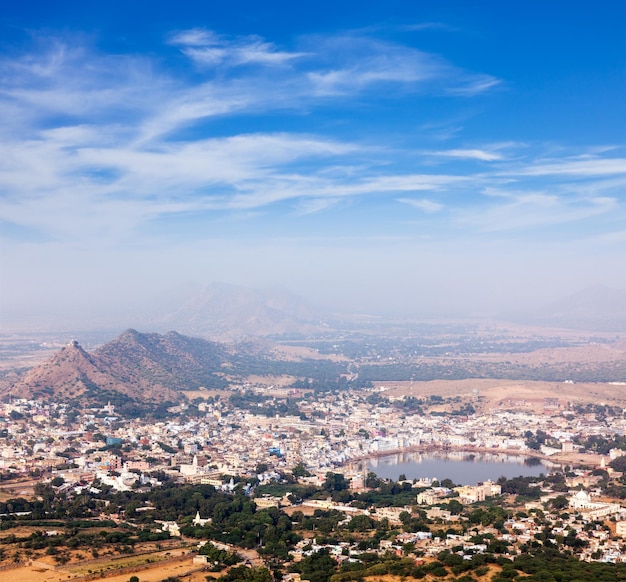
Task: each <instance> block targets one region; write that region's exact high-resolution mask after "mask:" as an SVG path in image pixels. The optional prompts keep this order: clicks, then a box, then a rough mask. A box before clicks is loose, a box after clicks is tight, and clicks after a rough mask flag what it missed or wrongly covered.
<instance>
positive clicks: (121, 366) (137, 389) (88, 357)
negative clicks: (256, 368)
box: [8, 329, 229, 408]
mask: <svg viewBox="0 0 626 582" xmlns="http://www.w3.org/2000/svg"><path fill="white" fill-rule="evenodd" d="M228 358H229V354H228V352H227V350H226V348H225V347H224V346H222V345H220V344H217V343H214V342H210V341H207V340H203V339H198V338H191V337H186V336H183V335H181V334H179V333H176V332H169V333H166V334H164V335H160V334H157V333H140V332H138V331H135V330H133V329H129V330H127V331H125V332H124V333H122V334H121V335H120V336H119V337H117V338H115V339H114V340H112V341H110V342H108V343H107V344H105V345H103V346H102V347H100V348H98V349H96V350H95V351H93V352H92V353H87V352H86V351H85V350H84V349H83V348H82V347H81V346H80V345H79V344H78V343H77V342H71V343H69V344H68V345H66V346H65V347H63V348H62V349H61V350H60V351H59V352H57V353H56V354H55V355H54V356H53V357H52V358H51V359H50V360H49V361H47V362H45V363H43V364H41V365H39V366H36V367H35V368H33V369H31V370H30V371H29V372H27V373H26V375H25V376H24V377H23V378H22V379H21V380H19V381H18V382H16V383H15V384H13V386H11V388H10V389H9V390H8V394H10V395H13V396H17V397H20V398H47V399H50V400H56V401H61V402H74V403H79V404H81V405H94V404H105V403H106V402H107V401H109V400H110V401H111V402H112V403H113V404H116V405H118V406H124V405H133V406H138V405H139V406H140V407H141V406H147V407H149V408H153V407H155V406H157V405H159V404H163V403H170V404H171V403H175V402H178V401H179V400H181V399H182V395H181V392H180V390H183V389H187V390H189V389H197V388H199V387H200V386H205V387H207V388H209V387H223V386H224V385H225V381H224V379H223V375H221V366H222V365H223V364H224V363H225V362H226V361H227V360H228Z"/></svg>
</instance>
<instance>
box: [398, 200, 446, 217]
mask: <svg viewBox="0 0 626 582" xmlns="http://www.w3.org/2000/svg"><path fill="white" fill-rule="evenodd" d="M396 201H397V202H402V203H403V204H408V205H409V206H412V207H413V208H417V209H418V210H422V211H424V212H427V213H428V214H432V213H434V212H440V211H441V210H443V208H444V206H443V204H440V203H439V202H433V201H432V200H427V199H426V198H422V199H421V200H417V199H414V198H396Z"/></svg>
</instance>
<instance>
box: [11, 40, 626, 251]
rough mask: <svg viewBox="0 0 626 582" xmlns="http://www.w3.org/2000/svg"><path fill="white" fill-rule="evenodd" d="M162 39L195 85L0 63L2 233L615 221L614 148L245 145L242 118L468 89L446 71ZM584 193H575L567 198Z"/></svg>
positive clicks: (382, 55) (64, 55)
mask: <svg viewBox="0 0 626 582" xmlns="http://www.w3.org/2000/svg"><path fill="white" fill-rule="evenodd" d="M168 42H169V45H170V46H173V47H177V48H180V50H181V51H182V55H183V57H182V60H183V62H186V63H187V64H189V63H190V62H191V65H192V66H190V69H193V72H192V73H191V74H189V75H187V74H186V73H185V71H178V70H175V71H174V72H172V71H173V69H171V68H161V67H160V66H159V63H158V62H157V61H156V60H153V59H150V58H148V57H137V56H136V55H109V54H102V53H100V52H98V51H97V50H95V49H94V48H93V47H91V46H89V45H88V44H80V43H78V42H74V43H72V42H67V41H66V42H62V41H60V40H58V39H51V40H50V41H49V42H48V44H47V46H46V48H45V50H38V51H33V52H32V53H29V54H24V55H21V56H18V57H12V58H8V57H5V58H3V59H0V115H2V118H3V124H2V126H1V127H0V221H4V224H5V225H9V226H7V228H5V229H4V232H5V236H11V234H10V233H11V232H17V231H18V230H20V229H21V230H20V232H21V233H22V235H21V236H26V234H28V233H31V235H30V236H32V237H33V238H39V239H41V240H49V239H50V238H52V239H54V240H58V241H79V240H80V241H92V242H94V241H98V244H103V245H106V244H109V243H110V244H116V243H117V242H119V241H123V240H128V239H129V238H132V237H133V236H134V235H135V234H136V233H137V232H138V231H140V230H141V229H142V228H143V227H145V225H146V224H149V223H150V222H152V221H156V220H167V219H168V218H169V217H173V216H185V215H192V214H194V213H199V214H203V215H205V214H206V215H209V214H211V213H219V212H231V213H232V215H233V216H234V215H237V216H240V217H246V219H249V220H254V219H255V218H256V217H258V216H259V214H258V212H260V211H275V212H283V213H287V214H289V213H291V215H293V216H304V215H315V214H318V213H321V212H323V211H326V212H330V211H335V210H337V211H340V210H341V209H342V208H343V207H345V206H346V205H345V204H341V202H342V201H344V200H347V199H352V200H355V201H356V200H364V201H367V200H368V199H370V198H376V199H377V200H379V201H381V204H383V205H384V204H389V205H390V206H395V205H396V204H397V202H400V203H402V204H404V205H405V206H408V207H410V208H408V209H407V212H410V209H411V208H412V209H414V210H415V211H419V212H422V213H425V214H427V215H433V217H434V215H437V219H441V220H451V221H453V223H454V225H455V226H456V227H460V228H466V229H468V230H474V231H481V232H488V231H489V232H493V231H499V230H506V229H524V228H526V229H533V228H539V227H541V226H548V225H554V224H565V223H568V222H572V221H578V220H585V219H589V218H591V217H594V216H603V215H606V214H608V213H609V211H615V210H617V209H618V208H619V203H618V197H617V196H616V195H615V192H616V191H617V190H618V189H619V188H620V187H621V185H620V184H618V183H615V180H618V181H619V180H620V179H621V175H622V174H623V173H624V171H623V168H624V165H623V159H621V158H618V157H613V158H611V157H603V156H605V155H613V154H614V153H615V152H614V151H613V150H611V151H594V152H592V153H590V154H589V155H590V156H591V157H583V158H581V157H578V158H576V157H574V156H572V155H571V152H570V153H569V155H568V156H565V155H564V156H563V158H561V159H558V158H551V159H545V158H542V157H541V156H539V155H537V156H536V157H535V158H534V159H533V157H532V155H528V156H527V157H526V158H524V159H521V158H516V157H515V156H509V155H508V152H507V155H506V156H505V155H504V154H503V153H502V152H503V148H504V147H505V146H506V147H510V148H511V149H514V148H515V145H514V144H513V145H511V144H508V145H507V144H505V146H503V145H502V144H500V145H498V144H496V145H493V144H490V145H486V146H485V145H483V146H482V147H463V145H459V146H458V147H449V148H448V149H444V150H433V149H426V148H425V147H423V146H420V147H416V146H413V145H411V144H408V145H404V146H398V144H397V143H393V144H392V143H387V142H386V141H385V140H380V139H379V136H373V137H370V136H369V135H368V136H367V137H366V138H363V137H361V138H359V137H356V136H354V137H345V136H343V137H340V136H339V135H336V134H335V133H334V130H333V128H334V125H333V124H336V123H337V119H333V120H332V123H328V119H325V118H323V117H321V118H320V119H322V120H323V122H322V123H316V124H315V127H316V130H315V133H313V132H311V131H310V129H309V130H308V131H305V130H303V129H301V128H296V127H288V128H287V129H281V130H274V131H272V130H268V129H259V130H257V131H250V130H247V119H248V117H247V116H250V117H252V116H257V117H262V118H263V119H264V121H265V120H268V121H267V123H268V125H270V126H271V125H272V124H273V123H275V122H276V123H277V124H278V125H281V124H282V119H281V115H282V113H283V112H284V111H286V110H289V112H290V114H291V115H292V119H295V118H296V117H297V116H301V117H302V119H306V118H307V117H308V116H310V115H312V114H315V113H316V112H318V111H321V110H323V109H324V108H325V107H328V106H329V104H342V106H345V104H349V103H351V100H352V99H362V98H363V95H365V94H367V93H368V92H375V96H376V99H375V100H374V101H377V100H379V99H393V98H394V97H393V96H394V95H396V94H399V93H402V92H403V91H406V92H415V93H419V94H425V95H430V96H431V97H433V98H439V97H440V96H441V95H442V94H443V93H445V88H446V87H450V86H454V87H459V86H462V85H463V84H471V83H473V82H475V81H476V78H475V76H474V73H471V72H467V71H464V70H462V69H460V68H458V67H455V66H454V65H453V64H451V63H449V62H447V61H445V60H444V59H442V58H441V57H438V56H435V55H432V54H429V53H425V52H421V51H419V50H416V49H415V48H413V47H408V46H403V45H401V44H399V43H391V42H387V41H383V40H380V39H376V38H369V37H365V36H359V37H358V38H357V37H356V36H355V35H336V36H326V37H324V38H319V37H306V38H302V39H299V40H298V41H297V42H296V43H295V44H296V45H297V46H296V48H295V49H293V50H292V49H289V48H282V47H278V46H276V45H274V44H272V43H269V42H267V41H265V40H264V39H261V38H259V37H251V36H247V37H238V38H228V37H227V38H225V37H222V36H220V35H218V34H216V33H214V32H212V31H209V30H204V29H190V30H187V31H179V32H177V33H175V34H173V35H171V36H169V37H168ZM44 44H45V43H44ZM170 50H171V49H170ZM190 50H193V51H208V52H205V53H204V56H203V57H202V58H203V59H204V64H205V65H206V67H207V69H208V68H210V67H222V69H223V71H222V72H221V74H220V75H216V74H214V73H213V72H210V71H207V70H206V69H205V68H203V67H200V68H198V69H196V68H194V67H193V65H197V64H199V63H200V60H201V59H200V57H199V56H198V55H199V54H200V53H190V52H189V51H190ZM210 51H214V52H213V53H210ZM215 51H217V52H215ZM220 51H221V52H220ZM180 55H181V53H178V52H177V56H176V58H177V59H181V56H180ZM177 62H178V61H177ZM243 65H246V66H243ZM277 65H281V66H277ZM287 65H289V66H287ZM147 88H149V90H147ZM399 89H401V90H399ZM279 110H280V113H279V112H278V111H279ZM214 120H221V121H223V122H224V123H225V125H224V126H223V127H222V129H221V130H220V132H217V133H216V134H215V135H214V134H213V133H212V129H211V128H210V127H209V126H208V125H207V124H208V123H209V122H211V121H214ZM339 121H341V120H339ZM226 122H231V124H230V125H227V124H226ZM282 125H283V126H284V125H285V124H282ZM450 137H451V138H453V137H454V135H451V136H450ZM429 143H430V144H431V146H432V142H429ZM466 143H467V142H466ZM433 157H436V158H439V160H440V161H439V160H438V168H437V169H438V171H437V172H436V173H435V172H432V171H427V170H429V169H432V168H431V167H432V163H433ZM407 160H409V162H407ZM462 160H469V161H472V160H475V161H478V162H489V164H485V165H481V167H480V171H476V172H475V173H468V171H467V169H466V168H465V169H463V170H460V169H459V167H457V166H455V164H456V163H458V162H459V161H462ZM492 166H493V168H492ZM538 176H550V177H551V179H552V180H554V181H557V182H558V180H560V177H562V176H563V177H566V178H567V179H568V187H569V190H568V192H570V193H572V192H575V193H576V196H575V197H572V196H571V195H570V198H569V199H568V198H567V195H566V192H565V190H564V189H563V188H564V187H563V188H561V187H559V186H558V183H557V189H556V192H557V193H556V194H555V195H554V196H555V197H551V196H549V195H547V194H545V193H537V192H536V191H535V190H533V188H534V186H533V185H531V184H528V183H527V182H531V181H533V180H535V179H536V178H537V177H538ZM579 178H580V179H584V182H585V183H584V189H583V190H584V191H583V190H580V191H578V190H576V188H577V184H572V182H575V181H576V180H577V179H579ZM511 183H512V184H513V185H512V186H511ZM509 187H510V188H513V187H514V188H515V190H514V191H512V190H511V191H510V190H507V188H509ZM487 188H492V190H493V192H495V191H497V190H498V189H500V191H501V192H505V194H504V195H501V196H492V197H491V200H487V197H483V199H481V202H480V204H479V205H477V206H475V208H479V210H474V208H470V209H468V208H467V200H468V198H470V197H471V195H472V192H476V191H480V190H481V189H482V190H483V191H484V192H486V191H487V190H485V189H487ZM581 188H582V186H581ZM417 193H421V194H419V195H418V194H417ZM444 209H445V212H442V211H443V210H444ZM535 215H538V216H539V218H537V216H535ZM443 217H446V218H443ZM0 229H2V227H1V226H0ZM7 233H8V234H7ZM24 233H26V234H24ZM94 244H95V242H94Z"/></svg>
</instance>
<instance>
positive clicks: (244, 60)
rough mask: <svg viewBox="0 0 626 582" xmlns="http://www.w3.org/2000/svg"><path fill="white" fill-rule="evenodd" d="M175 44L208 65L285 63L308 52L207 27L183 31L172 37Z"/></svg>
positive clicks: (254, 36) (170, 40)
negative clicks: (222, 32) (225, 33)
mask: <svg viewBox="0 0 626 582" xmlns="http://www.w3.org/2000/svg"><path fill="white" fill-rule="evenodd" d="M169 42H170V44H172V45H177V46H180V47H182V48H181V51H182V52H183V53H184V54H185V55H187V56H188V57H189V58H190V59H192V60H193V61H194V62H196V63H198V64H200V65H205V66H215V65H229V66H239V65H248V64H256V65H270V66H272V65H273V66H277V65H284V64H286V63H288V62H289V61H292V60H293V59H298V58H300V57H303V56H305V53H298V52H289V51H281V50H278V49H277V48H276V46H275V45H274V44H273V43H270V42H266V41H265V40H264V39H263V38H262V37H260V36H256V35H253V36H244V37H235V38H228V37H225V36H223V35H219V34H216V33H215V32H213V31H210V30H205V29H198V28H195V29H191V30H186V31H181V32H178V33H175V34H173V35H171V36H170V38H169Z"/></svg>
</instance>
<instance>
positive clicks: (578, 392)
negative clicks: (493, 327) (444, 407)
mask: <svg viewBox="0 0 626 582" xmlns="http://www.w3.org/2000/svg"><path fill="white" fill-rule="evenodd" d="M376 386H378V387H384V388H385V391H384V393H385V395H386V396H391V397H394V396H395V397H400V396H405V395H406V396H415V397H416V398H421V397H425V396H430V395H437V396H442V397H444V398H452V397H455V396H460V397H464V398H470V399H474V400H477V401H478V402H479V405H480V407H482V408H483V409H484V410H493V409H495V408H497V407H498V406H497V405H498V403H499V402H502V401H503V400H511V401H517V402H521V401H524V400H525V401H526V402H527V403H528V404H527V406H528V408H529V409H534V408H536V407H540V408H543V401H544V399H545V398H558V399H559V402H560V403H561V405H562V406H563V405H564V404H566V403H567V402H568V401H578V402H594V403H596V404H601V403H605V404H613V405H617V406H626V385H624V384H610V383H580V384H568V383H564V382H531V381H526V380H522V381H519V380H473V379H469V380H433V381H430V382H377V383H376Z"/></svg>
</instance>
